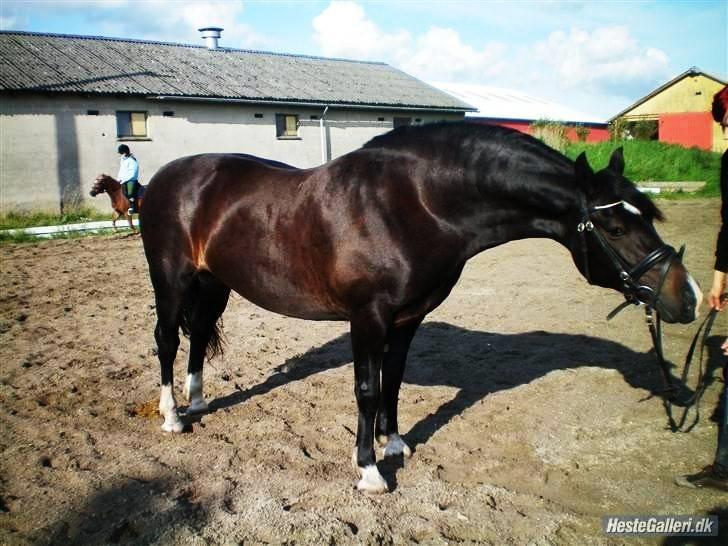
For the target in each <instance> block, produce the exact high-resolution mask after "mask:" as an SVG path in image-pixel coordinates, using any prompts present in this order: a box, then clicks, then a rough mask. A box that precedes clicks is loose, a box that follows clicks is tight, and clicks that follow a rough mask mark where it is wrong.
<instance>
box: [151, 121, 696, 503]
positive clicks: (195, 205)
mask: <svg viewBox="0 0 728 546" xmlns="http://www.w3.org/2000/svg"><path fill="white" fill-rule="evenodd" d="M280 167H281V165H280V164H278V166H277V167H276V166H272V165H270V164H266V162H265V160H257V161H256V160H253V159H251V158H249V157H241V156H234V155H224V154H203V155H197V156H192V157H185V158H181V159H178V160H176V161H172V162H171V163H169V164H167V165H166V166H164V167H163V168H162V169H160V171H159V172H158V173H157V174H156V175H155V176H154V178H153V179H152V181H151V182H150V184H149V189H148V192H147V196H146V199H147V206H145V208H144V210H143V211H142V214H141V217H142V221H143V223H144V224H145V228H146V229H145V230H144V233H143V235H142V237H143V240H144V249H145V252H146V256H147V260H148V262H149V271H150V275H151V280H152V284H153V286H154V292H155V297H156V304H157V307H156V309H157V317H158V321H157V326H156V329H155V338H156V340H157V344H158V348H159V360H160V363H161V373H162V388H161V399H160V405H159V410H160V413H161V414H162V415H163V416H164V424H163V425H162V428H163V429H164V430H166V431H173V432H179V431H181V430H182V428H183V426H182V422H181V421H180V418H179V416H178V414H177V404H176V401H175V397H174V394H173V387H172V368H173V362H174V359H175V355H176V352H177V347H178V345H179V329H180V327H181V328H182V331H183V332H185V333H186V334H189V335H190V355H189V363H188V371H187V373H188V375H187V381H186V386H185V395H186V396H187V398H188V400H189V402H190V407H189V411H191V412H196V411H204V410H206V409H207V405H206V403H205V400H204V398H203V394H202V365H203V360H204V358H205V356H206V354H208V355H209V354H214V353H215V351H216V350H217V349H219V338H218V331H217V329H216V323H217V321H218V319H219V318H220V316H221V315H222V313H223V311H224V309H225V306H226V304H227V301H228V296H229V294H230V290H235V291H236V292H238V293H239V294H241V295H242V296H243V297H245V298H247V299H248V300H250V301H251V302H253V303H255V304H257V305H259V306H261V307H263V308H265V309H268V310H270V311H274V312H277V313H281V314H284V315H288V316H292V317H299V318H304V319H311V320H345V321H349V322H350V323H351V342H352V348H353V353H354V370H355V384H354V385H355V395H356V400H357V404H358V408H359V421H358V430H357V438H356V448H355V451H354V456H353V459H354V466H355V467H356V469H357V471H358V472H359V475H360V477H361V479H360V481H359V482H358V487H359V489H362V490H366V491H370V492H383V491H386V490H387V484H386V482H385V481H384V479H383V478H382V476H381V475H380V473H379V471H378V470H377V467H376V464H375V453H374V448H373V440H374V438H375V436H376V438H377V439H378V440H379V441H380V442H382V443H385V444H386V447H385V450H384V455H385V456H387V455H395V454H404V455H407V456H408V455H410V449H409V447H408V446H407V445H406V444H405V443H404V442H403V441H402V439H401V438H400V436H399V431H398V425H397V399H398V393H399V388H400V384H401V381H402V375H403V372H404V367H405V360H406V357H407V351H408V349H409V346H410V342H411V341H412V338H413V336H414V334H415V332H416V330H417V328H418V326H419V325H420V323H421V322H422V321H423V319H424V318H425V315H426V314H427V313H429V312H430V311H432V310H433V309H435V308H436V307H437V306H438V305H440V303H442V301H443V300H444V299H445V298H446V297H447V296H448V294H449V293H450V290H451V289H452V288H453V286H454V285H455V283H456V282H457V280H458V278H459V276H460V273H461V271H462V270H463V267H464V265H465V262H466V261H467V260H468V259H469V258H471V257H472V256H474V255H476V254H478V253H479V252H481V251H483V250H486V249H489V248H492V247H494V246H497V245H500V244H503V243H506V242H508V241H513V240H515V239H523V238H527V237H546V238H551V239H554V240H556V241H558V242H559V243H561V244H563V245H564V246H565V247H566V248H568V249H569V250H570V252H571V254H572V257H573V259H574V262H575V263H576V266H577V267H578V268H579V270H580V271H581V272H582V274H584V276H585V277H587V279H588V280H589V282H590V283H592V284H598V285H600V286H604V287H608V288H613V289H616V290H618V291H620V292H623V293H624V294H625V295H626V296H627V297H628V298H632V299H634V300H635V301H638V300H639V301H642V302H646V303H648V304H650V305H652V306H654V307H656V308H657V309H658V311H659V312H660V314H661V315H662V316H663V318H664V319H665V320H667V321H670V322H678V321H679V322H689V321H692V320H694V318H695V317H696V314H697V311H696V309H697V306H698V303H699V301H700V300H701V298H702V296H701V295H700V292H699V290H698V288H697V285H696V284H695V282H694V281H693V280H692V279H691V278H690V276H689V275H688V273H687V271H686V270H685V268H684V267H683V265H682V263H681V262H680V259H679V257H678V256H677V254H676V253H675V251H674V250H673V249H672V247H669V246H667V245H665V244H664V243H663V242H662V241H661V240H660V237H659V236H658V234H657V232H656V231H655V229H654V227H653V224H652V222H653V219H656V218H657V219H661V214H660V212H659V210H658V209H657V208H656V207H655V205H654V204H653V203H652V202H651V201H650V200H649V199H648V198H646V197H645V196H644V195H642V194H641V193H640V192H639V191H637V189H636V188H635V186H634V185H633V184H632V183H631V182H629V181H628V180H627V179H625V178H624V176H623V169H624V162H623V159H622V153H621V150H618V151H616V152H615V153H614V154H613V156H612V159H611V161H610V164H609V167H608V168H606V169H604V170H602V171H600V172H598V173H594V172H593V171H592V169H591V168H590V167H589V165H588V163H587V161H586V158H585V156H583V155H582V156H580V157H579V158H578V159H577V161H576V162H573V161H571V160H569V159H567V158H566V157H564V156H563V155H561V154H559V153H558V152H556V151H554V150H553V149H551V148H549V147H547V146H546V145H544V144H542V143H541V142H539V141H537V140H535V139H533V138H531V137H530V136H527V135H524V134H521V133H518V132H514V131H511V130H507V129H502V128H499V127H487V126H479V125H474V124H468V123H456V124H451V123H441V124H433V125H427V126H423V127H405V128H400V129H397V130H395V131H392V132H390V133H388V134H386V135H383V136H381V137H377V138H375V139H373V140H372V141H371V142H369V143H368V144H367V145H365V146H364V147H363V148H362V149H360V150H357V151H354V152H352V153H349V154H347V155H345V156H342V157H340V158H338V159H336V160H334V161H331V162H330V163H327V164H325V165H322V166H320V167H318V168H314V169H306V170H298V169H292V168H289V167H287V166H286V167H285V168H280ZM484 282H487V279H485V280H484ZM514 312H518V311H517V310H516V309H514ZM380 380H381V384H380Z"/></svg>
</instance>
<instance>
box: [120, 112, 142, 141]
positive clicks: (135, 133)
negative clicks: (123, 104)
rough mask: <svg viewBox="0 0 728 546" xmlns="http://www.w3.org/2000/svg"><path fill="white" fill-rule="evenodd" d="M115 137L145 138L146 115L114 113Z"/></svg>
mask: <svg viewBox="0 0 728 546" xmlns="http://www.w3.org/2000/svg"><path fill="white" fill-rule="evenodd" d="M116 135H117V136H118V137H119V138H130V137H131V138H145V137H146V136H147V113H146V112H129V111H118V112H116Z"/></svg>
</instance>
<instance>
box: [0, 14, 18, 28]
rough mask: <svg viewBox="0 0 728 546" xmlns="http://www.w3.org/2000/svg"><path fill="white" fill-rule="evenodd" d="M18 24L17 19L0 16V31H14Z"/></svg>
mask: <svg viewBox="0 0 728 546" xmlns="http://www.w3.org/2000/svg"><path fill="white" fill-rule="evenodd" d="M17 24H18V18H17V17H5V16H0V30H13V29H15V28H16V25H17Z"/></svg>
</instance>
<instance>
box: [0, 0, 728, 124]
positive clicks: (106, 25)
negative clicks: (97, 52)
mask: <svg viewBox="0 0 728 546" xmlns="http://www.w3.org/2000/svg"><path fill="white" fill-rule="evenodd" d="M211 25H212V26H221V27H224V28H225V31H224V32H223V38H222V41H221V45H223V46H226V47H236V48H247V49H260V50H266V51H277V52H286V53H300V54H308V55H323V56H331V57H343V58H350V59H362V60H376V61H384V62H387V63H389V64H391V65H393V66H396V67H397V68H400V69H402V70H404V71H406V72H408V73H410V74H412V75H414V76H416V77H418V78H421V79H424V80H426V81H436V82H438V81H439V82H454V83H470V84H482V85H491V86H498V87H506V88H512V89H515V90H518V91H521V92H525V93H528V94H531V95H535V96H537V97H541V98H544V99H549V100H552V101H554V102H558V103H560V104H563V105H565V106H569V107H571V108H574V109H576V110H581V111H583V112H586V113H590V114H594V115H598V116H602V117H605V118H606V117H610V116H611V115H613V114H616V113H617V112H618V111H620V110H621V109H622V108H624V107H626V106H628V105H629V104H631V103H633V102H634V101H636V100H637V99H639V98H640V97H642V96H644V95H645V94H647V93H649V92H650V91H652V90H653V89H655V88H656V87H657V86H659V85H661V84H662V83H664V82H666V81H668V80H670V79H671V78H673V77H674V76H676V75H678V74H680V73H682V72H684V71H685V70H687V69H688V68H690V67H691V66H698V67H699V68H701V69H702V70H704V71H706V72H709V73H712V74H714V75H716V76H718V77H721V78H724V79H725V78H726V77H727V76H728V0H711V1H700V0H693V1H590V2H588V1H569V2H567V1H556V0H542V1H538V2H537V1H520V2H499V1H490V2H485V1H451V2H448V1H445V0H438V1H422V0H419V1H415V0H412V1H398V2H375V1H362V0H357V1H324V2H318V1H310V2H307V1H299V2H290V1H281V2H273V1H225V0H216V1H200V2H191V1H187V0H179V1H177V0H174V1H172V0H136V1H135V0H106V1H98V0H97V1H81V0H69V1H62V0H56V1H49V0H21V1H14V0H0V28H2V29H3V30H28V31H35V32H56V33H69V34H85V35H102V36H114V37H124V38H138V39H145V40H163V41H172V42H181V43H192V44H201V43H202V42H201V40H200V38H199V35H198V33H197V30H196V29H197V28H198V27H201V26H211Z"/></svg>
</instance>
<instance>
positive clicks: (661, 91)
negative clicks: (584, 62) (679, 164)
mask: <svg viewBox="0 0 728 546" xmlns="http://www.w3.org/2000/svg"><path fill="white" fill-rule="evenodd" d="M725 84H726V82H725V81H723V80H722V79H720V78H717V77H716V76H712V75H710V74H706V73H705V72H703V71H701V70H700V69H699V68H696V67H693V68H691V69H690V70H687V71H685V72H683V73H682V74H680V75H679V76H677V77H676V78H674V79H672V80H670V81H669V82H667V83H666V84H664V85H662V86H660V87H658V88H657V89H655V90H654V91H652V92H651V93H650V94H648V95H647V96H645V97H642V98H641V99H640V100H638V101H637V102H635V103H634V104H633V105H631V106H630V107H629V108H626V109H625V110H623V111H621V112H620V113H618V114H617V115H615V116H614V117H612V118H611V119H610V120H609V122H610V123H617V122H619V123H622V124H624V126H625V127H626V128H627V129H626V130H628V131H629V130H630V129H629V127H630V125H631V124H637V123H642V125H643V126H646V127H647V129H648V130H651V133H652V138H653V139H657V140H660V142H667V143H670V144H679V145H681V146H685V147H686V148H689V147H692V146H696V147H698V148H702V149H703V150H713V151H715V152H723V151H724V150H725V149H726V147H727V146H728V140H727V138H728V134H724V133H723V132H722V131H721V129H720V127H719V125H718V124H717V123H715V122H714V121H713V116H712V115H711V112H710V110H711V105H712V103H713V95H715V94H716V93H717V92H718V91H720V90H721V89H722V88H723V87H724V86H725ZM650 124H651V127H652V128H651V129H650Z"/></svg>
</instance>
